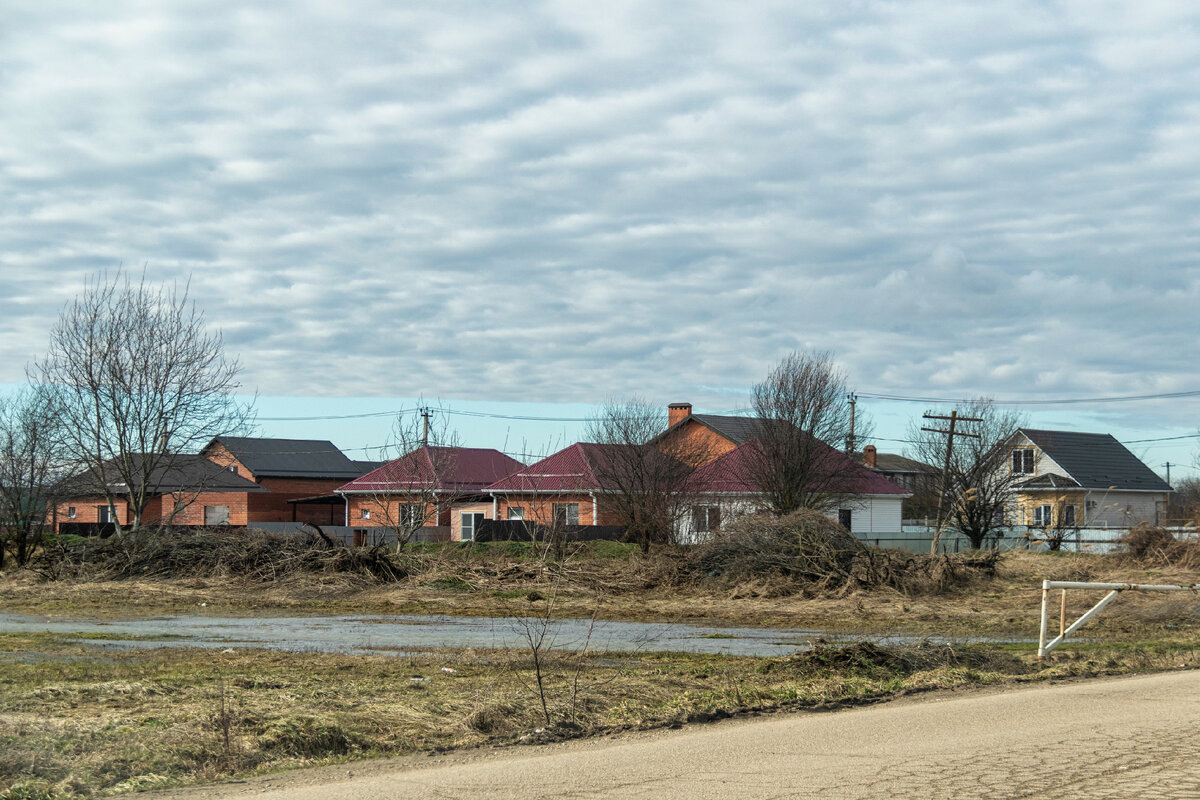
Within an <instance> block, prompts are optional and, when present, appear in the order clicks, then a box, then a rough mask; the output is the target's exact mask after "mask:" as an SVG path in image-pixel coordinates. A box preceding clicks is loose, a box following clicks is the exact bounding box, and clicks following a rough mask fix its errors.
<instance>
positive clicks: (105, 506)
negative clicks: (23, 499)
mask: <svg viewBox="0 0 1200 800" xmlns="http://www.w3.org/2000/svg"><path fill="white" fill-rule="evenodd" d="M113 474H114V475H115V472H114V473H113ZM150 486H151V487H152V491H153V495H154V496H153V497H152V498H151V499H150V503H149V504H148V505H147V506H146V509H145V511H144V512H143V514H142V524H143V525H159V524H171V525H234V526H238V525H246V524H247V522H248V521H249V519H250V508H251V505H252V503H253V501H252V499H251V498H257V497H260V496H262V495H265V494H269V491H268V490H267V489H264V488H263V487H261V486H259V485H257V484H255V483H254V482H253V481H250V480H247V479H246V478H244V477H242V476H240V475H238V474H236V473H233V472H230V471H229V470H228V469H225V468H223V467H221V466H220V465H218V464H214V463H213V462H211V461H209V460H208V459H206V458H203V457H201V456H198V455H179V456H175V457H174V458H172V459H171V460H170V464H168V465H166V466H164V467H162V468H159V469H157V470H154V471H152V473H151V475H150ZM108 490H109V493H110V494H112V495H113V496H114V498H115V499H114V502H113V503H112V505H111V506H110V505H109V501H108V500H106V499H105V495H104V492H103V490H102V489H101V487H100V486H99V485H98V484H97V482H96V479H95V478H92V477H91V476H84V477H80V478H76V479H75V480H73V481H72V482H71V483H70V484H68V486H67V487H66V492H65V497H66V499H64V500H62V501H61V502H59V503H57V504H56V505H55V506H54V507H53V508H52V509H51V512H50V514H51V528H52V530H53V531H54V532H55V533H76V534H83V535H94V534H97V533H99V534H104V533H106V532H107V531H109V530H111V528H112V526H113V523H114V522H116V523H120V524H121V525H128V524H129V522H130V519H131V517H132V513H131V510H130V504H129V499H128V495H129V490H128V487H126V486H125V485H124V484H123V483H120V482H119V479H117V478H115V477H114V478H113V479H111V480H110V481H109V482H108Z"/></svg>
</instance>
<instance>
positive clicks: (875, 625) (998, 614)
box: [0, 545, 1200, 636]
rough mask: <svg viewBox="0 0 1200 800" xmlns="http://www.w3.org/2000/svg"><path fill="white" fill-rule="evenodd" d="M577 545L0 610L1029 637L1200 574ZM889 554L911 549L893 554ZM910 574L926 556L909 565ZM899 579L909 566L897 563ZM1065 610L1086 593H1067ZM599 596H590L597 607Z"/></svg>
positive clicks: (20, 588) (1138, 617)
mask: <svg viewBox="0 0 1200 800" xmlns="http://www.w3.org/2000/svg"><path fill="white" fill-rule="evenodd" d="M606 547H609V548H610V550H609V551H608V552H605V553H597V552H596V551H595V550H583V551H581V552H579V553H576V554H574V555H573V556H572V557H571V558H568V559H567V560H566V561H564V562H563V563H561V564H556V563H552V562H542V561H539V560H537V559H536V558H532V557H530V555H529V553H528V552H527V551H523V550H522V549H521V548H520V547H513V546H509V545H502V546H474V547H471V546H468V547H441V548H428V549H426V550H414V551H413V552H412V553H408V554H406V555H405V558H406V559H409V560H410V569H409V573H408V575H407V577H405V578H404V579H401V580H395V581H389V582H380V581H378V580H376V579H366V578H364V577H362V576H361V575H354V574H349V575H348V574H345V573H342V572H316V573H313V572H307V571H294V572H291V573H289V574H286V575H284V576H282V577H280V578H278V579H276V580H273V581H263V580H259V579H257V578H247V577H245V576H236V575H232V576H231V575H218V576H209V577H199V576H195V575H192V576H189V577H182V578H157V579H147V578H133V579H124V580H66V579H64V580H46V579H45V578H44V577H42V576H39V575H37V574H34V573H30V572H27V571H24V572H15V573H9V574H6V575H4V576H2V577H0V608H4V609H7V610H11V611H23V612H29V613H56V614H57V613H70V614H85V615H99V616H103V615H119V616H128V615H130V614H135V615H136V614H149V613H188V612H193V611H196V610H198V609H200V608H203V609H204V611H205V613H212V614H242V613H259V612H267V611H270V612H275V613H278V612H287V613H347V612H356V613H405V614H421V613H433V614H452V615H472V616H504V615H507V614H508V613H509V610H510V608H511V607H512V605H513V604H514V603H517V604H521V603H524V602H525V601H526V598H527V597H529V596H531V595H533V596H537V595H538V594H541V595H548V594H550V593H551V592H553V593H554V594H555V596H556V606H557V609H558V613H559V614H560V615H561V616H574V617H588V616H591V614H592V612H593V610H594V609H595V608H596V606H597V604H598V603H600V604H601V606H602V615H603V616H604V617H605V618H609V619H636V620H678V621H688V622H710V623H716V624H722V623H724V624H738V625H751V626H753V625H763V626H786V627H812V628H820V629H828V630H834V631H854V630H862V631H896V632H905V633H913V634H918V635H936V634H945V635H963V634H969V633H972V632H977V633H981V634H988V635H1012V636H1030V635H1033V634H1034V632H1035V631H1036V625H1037V617H1036V615H1037V612H1038V608H1039V606H1040V602H1041V582H1042V580H1043V579H1047V578H1049V579H1053V580H1085V581H1086V580H1092V581H1117V582H1131V583H1179V584H1193V583H1196V582H1197V581H1200V570H1197V569H1193V568H1191V567H1190V566H1187V565H1186V564H1176V563H1158V562H1151V563H1146V562H1144V561H1138V560H1136V559H1132V558H1130V557H1129V556H1124V555H1112V556H1100V555H1092V554H1074V553H1030V552H1013V553H1005V554H1003V555H1002V556H1000V557H999V559H998V560H996V561H995V563H994V564H993V565H991V566H990V567H988V568H985V569H976V570H974V571H972V572H971V573H969V574H965V575H959V576H957V577H954V578H953V579H952V580H947V581H946V583H947V585H946V586H945V587H944V588H943V589H942V590H940V591H938V592H928V591H920V592H909V591H902V590H901V589H898V588H895V587H893V586H889V585H884V586H881V587H876V588H864V587H863V586H861V585H858V584H857V583H853V582H851V583H845V582H844V583H842V584H841V585H840V586H839V587H837V590H836V591H829V592H823V591H818V590H815V589H814V588H813V586H812V585H811V583H806V582H802V581H794V580H792V579H790V578H788V579H781V578H779V577H778V576H772V575H770V574H766V575H763V576H758V577H756V576H753V575H744V576H741V577H739V578H738V579H736V580H732V579H727V578H723V577H721V576H715V577H713V578H711V579H710V578H708V576H707V575H705V576H703V578H704V579H697V578H695V577H694V572H693V577H692V578H689V579H688V580H678V576H679V575H680V570H681V568H680V565H679V561H680V560H681V559H684V558H687V557H688V556H686V555H683V554H680V553H675V552H667V553H657V554H651V555H650V556H641V555H640V554H638V553H636V552H634V551H633V550H634V549H633V548H620V547H619V546H618V547H616V548H613V547H612V546H611V545H606ZM888 557H889V558H893V559H908V558H910V556H907V555H903V554H893V555H891V556H888ZM920 563H921V564H923V565H924V567H923V568H928V567H929V565H933V566H934V567H936V566H937V564H939V563H940V562H938V561H936V560H925V561H923V562H920ZM909 572H910V573H911V574H917V571H916V570H913V569H910V570H909ZM1068 599H1069V606H1068V610H1069V611H1071V612H1075V613H1082V611H1083V610H1085V609H1086V608H1087V607H1088V606H1089V605H1090V604H1091V603H1092V602H1095V600H1096V599H1098V598H1094V597H1091V596H1090V595H1089V594H1088V593H1086V592H1071V594H1070V596H1069V598H1068ZM601 601H602V603H601ZM1191 602H1192V596H1191V595H1188V594H1181V595H1133V594H1130V595H1127V596H1123V597H1122V598H1121V599H1120V600H1119V601H1118V602H1117V603H1115V604H1113V606H1111V607H1110V609H1109V610H1106V611H1105V613H1104V614H1103V615H1102V617H1101V619H1100V620H1099V621H1098V622H1097V626H1096V627H1097V629H1099V630H1113V631H1117V632H1121V631H1124V632H1138V630H1139V629H1140V628H1141V627H1146V626H1148V629H1147V630H1148V632H1152V630H1153V629H1156V627H1157V628H1162V629H1164V630H1165V629H1167V627H1166V626H1173V627H1172V628H1171V629H1178V628H1180V627H1188V626H1193V625H1195V621H1196V615H1195V614H1194V613H1192V607H1191V606H1190V605H1189V603H1191Z"/></svg>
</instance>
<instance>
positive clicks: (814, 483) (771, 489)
mask: <svg viewBox="0 0 1200 800" xmlns="http://www.w3.org/2000/svg"><path fill="white" fill-rule="evenodd" d="M753 403H754V411H755V414H756V416H757V417H758V418H759V419H758V424H759V431H758V434H757V436H756V438H757V439H758V441H759V443H760V445H761V447H760V448H759V456H758V457H756V458H755V459H753V461H752V466H751V469H752V471H753V473H754V474H753V478H754V482H755V483H756V484H757V485H758V487H759V488H760V490H761V492H762V496H763V500H764V502H765V504H766V505H767V506H769V507H770V508H771V509H772V510H773V511H774V512H775V513H776V514H789V513H791V512H793V511H795V510H797V509H800V508H812V509H816V510H818V511H827V510H829V509H831V508H836V507H837V505H838V503H839V501H840V500H841V499H842V498H844V497H845V496H846V495H849V494H853V492H854V480H855V478H854V476H855V475H856V474H859V472H860V470H861V467H859V465H858V464H856V463H855V462H854V461H853V460H852V459H850V458H848V457H847V456H846V455H845V454H844V453H842V452H840V450H841V448H842V447H843V446H844V444H845V443H846V442H850V441H853V440H854V439H866V438H868V437H869V436H870V430H869V426H868V425H867V424H866V422H865V421H864V420H863V419H861V417H860V418H859V419H858V420H857V421H856V422H857V425H855V421H853V418H852V414H853V411H852V405H851V402H850V392H849V390H848V389H847V386H846V376H845V374H844V373H843V372H842V370H841V369H840V368H838V366H837V365H836V364H834V362H833V357H832V355H831V354H830V353H828V352H817V353H808V352H802V351H795V352H792V353H790V354H788V355H787V356H786V357H784V359H783V360H782V361H780V362H779V364H778V365H776V367H775V368H774V369H773V370H771V373H770V374H769V375H768V376H767V378H766V380H764V381H763V382H762V383H759V384H757V385H756V386H755V387H754V390H753ZM852 431H853V434H852Z"/></svg>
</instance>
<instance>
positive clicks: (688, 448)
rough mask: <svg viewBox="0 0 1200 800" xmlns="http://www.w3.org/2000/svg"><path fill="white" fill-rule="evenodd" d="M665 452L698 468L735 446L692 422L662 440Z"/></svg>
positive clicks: (715, 433) (709, 429)
mask: <svg viewBox="0 0 1200 800" xmlns="http://www.w3.org/2000/svg"><path fill="white" fill-rule="evenodd" d="M660 446H661V447H662V449H663V450H664V451H665V452H668V453H670V454H671V455H673V456H675V457H676V458H678V459H679V460H680V461H683V462H684V463H686V464H690V465H691V466H693V467H700V466H703V465H705V464H707V463H708V462H710V461H713V460H714V459H716V458H717V457H718V456H723V455H725V454H726V453H728V452H729V451H730V450H733V449H734V448H735V447H737V445H735V444H734V443H733V442H731V441H729V440H728V439H726V438H725V437H724V436H721V435H720V434H719V433H717V432H716V431H714V430H712V429H711V428H708V427H705V426H704V425H701V424H700V423H699V422H696V421H695V420H692V421H690V422H685V423H684V424H683V425H680V426H679V427H678V428H676V429H675V430H673V431H671V433H670V434H669V435H668V436H667V437H666V438H664V439H663V441H662V442H661V444H660Z"/></svg>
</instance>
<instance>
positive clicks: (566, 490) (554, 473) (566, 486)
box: [487, 442, 621, 525]
mask: <svg viewBox="0 0 1200 800" xmlns="http://www.w3.org/2000/svg"><path fill="white" fill-rule="evenodd" d="M616 446H618V445H602V444H592V443H588V442H580V443H577V444H573V445H571V446H570V447H567V448H564V449H562V450H559V451H558V452H557V453H554V454H553V455H550V456H547V457H546V458H543V459H542V460H541V461H538V462H537V463H534V464H530V465H529V466H528V467H524V468H522V469H520V470H517V471H515V472H513V473H512V474H511V475H509V476H507V477H505V478H502V479H501V480H499V481H496V482H495V483H493V484H492V485H491V486H488V487H487V491H488V492H489V493H490V494H491V495H492V497H494V498H495V503H496V515H497V519H505V520H528V521H532V522H536V523H538V524H541V525H549V524H551V523H553V522H556V521H557V522H559V523H560V524H566V525H620V524H621V520H620V518H619V517H618V515H617V514H616V513H615V511H614V510H613V508H612V507H611V506H609V507H608V508H606V507H605V503H604V495H605V494H609V493H611V492H614V491H616V489H617V487H616V486H614V485H612V484H611V482H610V481H608V480H606V479H605V478H604V477H603V476H604V475H605V472H606V467H605V465H606V464H607V463H608V461H609V456H608V454H607V451H608V450H609V449H610V448H612V447H616Z"/></svg>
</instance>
